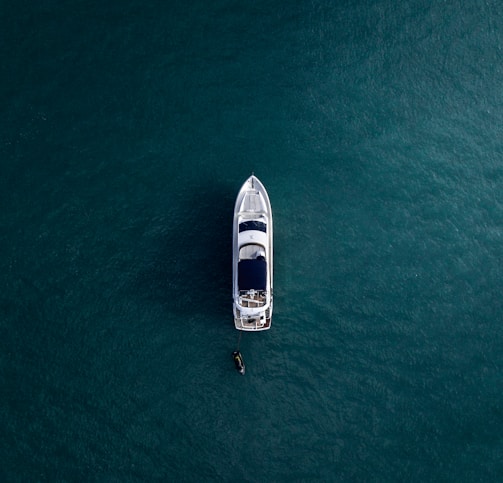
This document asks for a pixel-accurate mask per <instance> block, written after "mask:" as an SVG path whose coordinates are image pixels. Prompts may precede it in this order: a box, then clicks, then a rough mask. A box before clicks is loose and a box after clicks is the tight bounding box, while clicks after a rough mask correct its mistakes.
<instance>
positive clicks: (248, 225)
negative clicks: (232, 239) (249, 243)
mask: <svg viewBox="0 0 503 483" xmlns="http://www.w3.org/2000/svg"><path fill="white" fill-rule="evenodd" d="M247 230H257V231H263V232H264V233H265V232H266V230H267V228H266V224H265V223H263V222H261V221H256V220H249V221H243V222H242V223H240V224H239V233H241V232H242V231H247Z"/></svg>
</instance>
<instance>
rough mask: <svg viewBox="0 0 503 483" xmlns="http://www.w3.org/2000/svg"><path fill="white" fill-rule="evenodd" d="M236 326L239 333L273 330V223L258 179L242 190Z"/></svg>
mask: <svg viewBox="0 0 503 483" xmlns="http://www.w3.org/2000/svg"><path fill="white" fill-rule="evenodd" d="M232 259H233V263H232V287H233V313H234V325H235V327H236V329H238V330H244V331H260V330H268V329H270V328H271V318H272V308H273V224H272V211H271V203H270V200H269V196H268V194H267V191H266V189H265V187H264V185H263V184H262V183H261V182H260V181H259V179H258V178H257V177H256V176H253V175H252V176H250V177H249V178H248V179H247V180H246V181H245V183H244V184H243V186H242V187H241V189H240V190H239V193H238V196H237V198H236V204H235V206H234V222H233V243H232Z"/></svg>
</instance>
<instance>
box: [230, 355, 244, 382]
mask: <svg viewBox="0 0 503 483" xmlns="http://www.w3.org/2000/svg"><path fill="white" fill-rule="evenodd" d="M232 359H233V360H234V365H235V366H236V370H237V371H238V372H239V373H240V374H242V375H243V376H244V375H245V363H244V361H243V356H242V355H241V352H239V351H234V352H233V353H232Z"/></svg>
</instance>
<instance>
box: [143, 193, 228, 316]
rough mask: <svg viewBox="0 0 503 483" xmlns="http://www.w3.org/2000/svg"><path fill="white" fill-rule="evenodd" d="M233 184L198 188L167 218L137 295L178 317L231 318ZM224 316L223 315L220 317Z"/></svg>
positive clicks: (153, 244)
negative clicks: (173, 214)
mask: <svg viewBox="0 0 503 483" xmlns="http://www.w3.org/2000/svg"><path fill="white" fill-rule="evenodd" d="M234 196H235V193H234V191H233V188H232V186H227V185H223V186H219V185H215V184H213V185H210V186H208V185H205V186H203V187H197V188H196V189H194V194H193V195H191V196H188V197H187V198H186V200H185V201H184V203H183V204H182V205H180V206H179V207H178V208H176V211H175V213H176V215H175V216H172V217H171V218H169V217H166V218H165V222H164V223H165V225H166V226H164V227H161V228H159V230H158V233H159V234H158V235H156V236H157V240H152V241H150V242H149V243H150V246H151V247H154V248H153V249H152V251H151V252H150V253H149V254H148V255H147V256H146V259H145V260H144V265H143V267H142V268H141V269H140V270H139V272H138V275H137V277H136V280H135V283H134V292H135V293H134V296H135V297H137V298H138V297H139V298H141V299H143V300H144V301H147V302H148V303H150V304H152V303H153V304H159V305H161V306H162V307H163V308H164V309H165V310H166V311H167V312H169V313H171V314H174V315H175V316H178V315H180V316H182V315H183V316H187V317H195V316H198V317H199V316H204V315H206V316H209V315H211V316H218V317H225V316H227V317H229V314H231V315H232V313H231V312H230V311H231V310H232V305H231V304H230V294H231V291H232V272H231V266H232V261H231V257H232V213H233V211H232V209H233V203H234ZM220 320H221V319H220Z"/></svg>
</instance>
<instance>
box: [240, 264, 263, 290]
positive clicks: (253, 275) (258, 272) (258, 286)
mask: <svg viewBox="0 0 503 483" xmlns="http://www.w3.org/2000/svg"><path fill="white" fill-rule="evenodd" d="M266 280H267V264H266V262H265V260H260V259H255V260H241V261H240V262H239V264H238V286H239V290H251V289H254V290H265V289H266Z"/></svg>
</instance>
